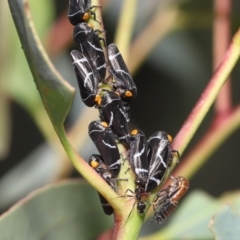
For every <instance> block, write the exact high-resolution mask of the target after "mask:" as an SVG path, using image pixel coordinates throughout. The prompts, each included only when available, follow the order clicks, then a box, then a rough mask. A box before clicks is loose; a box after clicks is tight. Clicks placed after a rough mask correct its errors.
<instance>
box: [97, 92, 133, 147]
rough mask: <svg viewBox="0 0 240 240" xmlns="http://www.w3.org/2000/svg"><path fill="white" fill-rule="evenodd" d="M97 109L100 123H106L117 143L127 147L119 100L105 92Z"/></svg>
mask: <svg viewBox="0 0 240 240" xmlns="http://www.w3.org/2000/svg"><path fill="white" fill-rule="evenodd" d="M99 108H100V118H101V119H102V121H106V122H107V123H108V125H109V127H110V128H111V129H112V131H113V133H114V134H115V135H116V136H117V138H118V139H119V141H120V142H121V143H123V144H124V145H125V146H126V147H129V134H128V125H127V119H126V116H125V112H124V110H123V106H122V101H121V98H120V97H119V96H118V95H117V94H116V93H115V92H110V91H106V92H105V93H104V95H103V96H102V100H101V104H100V105H99Z"/></svg>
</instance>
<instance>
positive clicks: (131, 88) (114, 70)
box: [108, 43, 137, 122]
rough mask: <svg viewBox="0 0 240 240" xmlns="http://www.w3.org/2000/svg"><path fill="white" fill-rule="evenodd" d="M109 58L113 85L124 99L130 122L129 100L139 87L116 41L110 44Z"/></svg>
mask: <svg viewBox="0 0 240 240" xmlns="http://www.w3.org/2000/svg"><path fill="white" fill-rule="evenodd" d="M108 59H109V63H110V69H109V70H110V72H111V74H112V75H113V77H114V79H113V87H114V88H115V90H116V91H117V92H118V93H119V94H120V96H121V97H122V99H123V109H124V112H125V115H126V118H127V122H129V120H130V114H129V111H130V107H129V101H130V99H132V98H135V97H136V96H137V87H136V85H135V83H134V81H133V79H132V76H131V75H130V73H129V71H128V68H127V66H126V64H125V62H124V60H123V57H122V55H121V53H120V52H119V50H118V48H117V46H116V45H115V44H114V43H112V44H110V45H108Z"/></svg>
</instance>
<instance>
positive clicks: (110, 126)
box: [68, 0, 189, 223]
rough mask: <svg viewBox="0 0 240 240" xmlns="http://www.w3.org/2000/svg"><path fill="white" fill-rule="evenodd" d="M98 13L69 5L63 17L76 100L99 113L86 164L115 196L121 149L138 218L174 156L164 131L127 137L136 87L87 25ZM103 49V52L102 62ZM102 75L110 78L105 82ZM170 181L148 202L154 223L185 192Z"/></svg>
mask: <svg viewBox="0 0 240 240" xmlns="http://www.w3.org/2000/svg"><path fill="white" fill-rule="evenodd" d="M98 7H100V6H92V5H91V1H90V0H70V1H69V11H68V19H69V21H70V23H71V24H72V25H74V29H73V39H74V41H75V42H76V44H77V45H78V47H79V51H77V50H73V51H72V52H71V57H72V61H73V66H74V70H75V73H76V77H77V81H78V85H79V89H80V95H81V98H82V101H83V102H84V103H85V104H86V105H87V106H88V107H93V106H95V108H97V109H98V110H99V117H100V120H99V121H93V122H91V123H90V125H89V129H88V131H89V136H90V138H91V139H92V141H93V142H94V144H95V146H96V148H97V149H98V151H99V153H100V155H99V154H93V155H92V156H91V157H90V158H89V164H90V166H91V167H93V168H94V169H95V170H96V171H97V172H98V173H99V174H100V175H101V177H102V178H103V179H104V180H105V181H106V182H107V183H108V184H109V185H110V186H111V188H112V189H113V190H114V191H116V192H117V184H116V182H117V181H116V180H118V178H117V176H118V174H119V172H120V167H121V165H122V164H124V163H123V161H122V160H121V156H120V153H119V150H118V146H117V145H118V144H119V143H120V144H122V145H123V146H124V147H125V149H126V150H127V152H128V159H129V162H130V165H131V168H132V170H133V172H134V173H135V190H134V191H132V190H130V189H128V191H130V192H131V193H132V194H134V197H135V199H136V201H135V204H136V207H137V211H138V213H139V214H143V213H145V211H146V208H147V205H146V202H145V199H146V198H147V197H148V196H149V194H150V193H151V191H153V190H154V189H155V188H156V187H157V186H159V185H160V183H161V182H162V181H163V180H164V178H165V175H166V173H167V170H168V169H170V167H171V164H172V160H173V157H174V156H175V155H178V152H177V151H176V150H173V149H172V148H171V142H172V138H171V136H170V135H168V134H167V133H166V132H164V131H158V132H156V133H154V134H153V135H151V136H150V137H149V138H148V139H147V138H146V136H145V134H144V132H143V131H141V130H139V129H135V130H133V131H132V132H131V133H129V131H128V122H129V120H130V107H129V103H130V100H131V99H133V98H135V97H136V96H137V87H136V85H135V83H134V81H133V79H132V77H131V75H130V73H129V71H128V68H127V66H126V64H125V62H124V60H123V57H122V55H121V53H120V52H119V50H118V48H117V46H116V45H115V44H113V43H112V44H110V45H108V46H107V47H106V43H105V41H104V39H103V38H100V37H99V33H101V31H99V30H97V29H93V28H92V27H91V26H90V25H89V24H88V20H89V19H90V18H92V19H94V20H95V21H97V19H96V15H95V9H96V8H98ZM97 22H98V21H97ZM103 47H106V52H107V59H105V55H104V51H103ZM107 70H108V71H107ZM106 72H109V73H110V74H109V76H107V77H106V76H105V75H106ZM171 178H172V180H173V182H172V184H170V185H169V186H168V187H167V188H166V189H163V190H160V191H159V192H158V193H157V195H156V197H155V199H154V200H153V202H152V205H153V209H154V211H155V213H154V216H153V219H152V220H155V221H156V222H157V223H161V222H162V221H163V220H164V219H165V218H166V217H167V216H168V215H169V214H170V213H171V212H172V211H174V209H175V208H176V207H177V205H178V202H179V200H180V199H181V198H182V196H183V195H184V194H185V192H186V191H187V189H188V187H189V182H188V180H186V179H185V178H184V177H176V178H173V177H171ZM126 196H128V195H126ZM100 200H101V203H102V206H103V210H104V212H105V213H106V214H108V215H110V214H112V213H113V208H112V207H111V205H109V204H108V202H107V201H106V200H105V199H104V198H103V197H102V196H101V195H100ZM135 204H134V205H135ZM133 207H134V206H133Z"/></svg>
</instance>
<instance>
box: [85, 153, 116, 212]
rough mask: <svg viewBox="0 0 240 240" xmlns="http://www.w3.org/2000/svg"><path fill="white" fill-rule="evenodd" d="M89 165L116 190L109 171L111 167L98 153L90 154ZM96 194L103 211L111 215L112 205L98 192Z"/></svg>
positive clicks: (114, 181)
mask: <svg viewBox="0 0 240 240" xmlns="http://www.w3.org/2000/svg"><path fill="white" fill-rule="evenodd" d="M89 165H90V166H91V167H92V168H94V169H95V170H96V172H97V173H98V174H99V175H100V176H101V177H102V178H103V179H104V180H105V181H106V182H107V183H108V184H109V185H110V186H111V188H112V189H113V190H114V191H116V190H117V186H116V180H115V179H113V172H112V171H111V168H110V167H108V166H107V165H106V164H105V163H104V160H103V158H102V157H101V156H100V155H98V154H93V155H91V156H90V158H89ZM114 170H115V169H114ZM98 194H99V198H100V201H101V204H102V208H103V211H104V213H105V214H107V215H111V214H112V213H113V208H112V206H111V205H110V204H109V203H108V201H107V200H106V199H105V198H104V197H103V196H102V195H101V194H100V193H98Z"/></svg>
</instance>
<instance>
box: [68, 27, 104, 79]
mask: <svg viewBox="0 0 240 240" xmlns="http://www.w3.org/2000/svg"><path fill="white" fill-rule="evenodd" d="M73 39H74V41H75V42H76V43H77V45H79V47H80V51H81V53H82V54H83V55H84V56H86V57H87V58H88V60H89V62H90V64H91V66H92V69H93V70H94V72H95V75H96V77H97V79H98V80H99V81H101V80H103V79H104V78H105V74H106V66H107V65H106V62H105V58H104V52H103V49H102V46H101V43H100V39H99V37H98V34H97V33H96V31H94V30H93V29H92V28H91V27H90V26H89V25H88V24H86V23H80V24H77V25H76V26H75V27H74V29H73Z"/></svg>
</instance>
